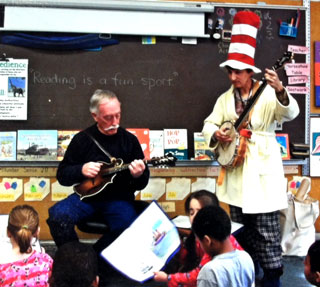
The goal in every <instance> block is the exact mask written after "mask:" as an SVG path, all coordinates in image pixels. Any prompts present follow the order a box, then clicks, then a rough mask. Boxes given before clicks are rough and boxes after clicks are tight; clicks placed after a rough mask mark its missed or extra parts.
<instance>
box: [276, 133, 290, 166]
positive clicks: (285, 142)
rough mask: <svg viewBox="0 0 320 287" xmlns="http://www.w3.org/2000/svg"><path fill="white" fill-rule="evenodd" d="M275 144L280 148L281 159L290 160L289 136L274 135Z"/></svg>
mask: <svg viewBox="0 0 320 287" xmlns="http://www.w3.org/2000/svg"><path fill="white" fill-rule="evenodd" d="M276 139H277V142H278V143H279V146H280V152H281V157H282V159H283V160H284V159H285V160H286V159H290V149H289V135H288V134H276Z"/></svg>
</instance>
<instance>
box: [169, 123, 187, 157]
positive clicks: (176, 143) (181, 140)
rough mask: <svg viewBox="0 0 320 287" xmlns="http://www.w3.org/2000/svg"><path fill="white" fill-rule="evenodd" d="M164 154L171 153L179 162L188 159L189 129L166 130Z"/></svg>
mask: <svg viewBox="0 0 320 287" xmlns="http://www.w3.org/2000/svg"><path fill="white" fill-rule="evenodd" d="M163 136H164V153H165V154H167V153H171V154H172V155H173V156H175V157H176V158H177V159H178V160H186V159H188V131H187V129H164V135H163Z"/></svg>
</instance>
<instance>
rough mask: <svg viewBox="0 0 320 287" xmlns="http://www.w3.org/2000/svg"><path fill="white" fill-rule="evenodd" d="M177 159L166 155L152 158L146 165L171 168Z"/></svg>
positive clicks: (169, 154)
mask: <svg viewBox="0 0 320 287" xmlns="http://www.w3.org/2000/svg"><path fill="white" fill-rule="evenodd" d="M176 161H177V158H176V157H175V156H173V155H172V154H171V153H168V154H166V155H165V156H161V157H153V158H152V159H151V160H150V161H148V163H150V164H152V166H158V167H159V166H161V167H172V166H175V165H176Z"/></svg>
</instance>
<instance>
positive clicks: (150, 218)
mask: <svg viewBox="0 0 320 287" xmlns="http://www.w3.org/2000/svg"><path fill="white" fill-rule="evenodd" d="M128 242H130V244H128ZM132 246H134V248H132ZM179 249H180V238H179V233H178V230H177V228H176V227H175V225H174V224H173V223H172V222H171V220H170V219H169V217H168V216H167V214H166V213H165V212H164V211H163V210H162V209H161V207H160V206H159V205H158V204H157V203H156V202H155V201H153V202H152V203H151V204H150V205H149V206H148V207H147V208H146V209H145V210H144V211H143V213H142V214H140V215H139V217H138V218H137V219H136V220H135V221H134V222H133V223H132V224H131V225H130V226H129V228H127V229H126V230H125V231H124V232H123V233H122V234H121V235H120V236H119V237H118V238H117V239H116V240H115V241H114V242H113V243H112V244H110V245H109V246H108V247H107V248H105V249H104V250H103V251H102V252H101V256H102V258H104V259H105V260H106V261H108V262H109V263H110V264H111V265H112V266H114V267H115V268H116V269H118V270H119V271H120V272H122V273H123V274H124V275H125V276H127V277H129V278H130V279H133V280H136V281H138V282H145V281H147V280H148V279H151V278H153V276H154V272H156V271H159V270H161V269H162V268H163V266H165V264H166V263H167V262H168V261H169V260H170V259H171V258H172V257H173V255H174V254H175V253H176V252H177V251H178V250H179ZM123 258H126V260H123Z"/></svg>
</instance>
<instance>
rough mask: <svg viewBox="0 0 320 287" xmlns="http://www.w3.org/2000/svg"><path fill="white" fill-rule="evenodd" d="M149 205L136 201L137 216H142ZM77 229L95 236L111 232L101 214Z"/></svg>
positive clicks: (86, 220) (83, 222) (87, 220)
mask: <svg viewBox="0 0 320 287" xmlns="http://www.w3.org/2000/svg"><path fill="white" fill-rule="evenodd" d="M148 205H149V203H148V202H146V201H142V200H135V201H134V208H135V210H136V212H137V214H138V215H139V214H141V213H142V212H143V211H144V210H145V209H146V208H147V207H148ZM77 227H78V229H79V230H80V231H82V232H85V233H95V234H104V233H107V232H108V230H109V227H108V225H107V224H106V222H104V220H103V216H102V215H101V214H100V213H98V212H97V213H94V214H93V215H92V216H90V217H89V218H86V219H85V220H83V221H81V222H79V223H78V224H77Z"/></svg>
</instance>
